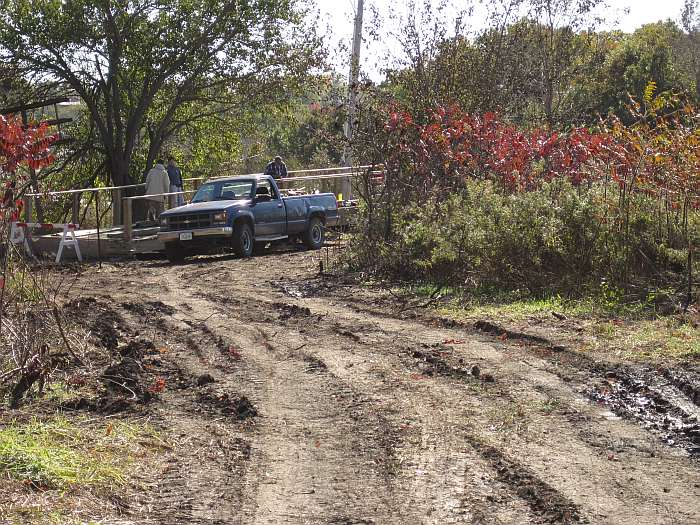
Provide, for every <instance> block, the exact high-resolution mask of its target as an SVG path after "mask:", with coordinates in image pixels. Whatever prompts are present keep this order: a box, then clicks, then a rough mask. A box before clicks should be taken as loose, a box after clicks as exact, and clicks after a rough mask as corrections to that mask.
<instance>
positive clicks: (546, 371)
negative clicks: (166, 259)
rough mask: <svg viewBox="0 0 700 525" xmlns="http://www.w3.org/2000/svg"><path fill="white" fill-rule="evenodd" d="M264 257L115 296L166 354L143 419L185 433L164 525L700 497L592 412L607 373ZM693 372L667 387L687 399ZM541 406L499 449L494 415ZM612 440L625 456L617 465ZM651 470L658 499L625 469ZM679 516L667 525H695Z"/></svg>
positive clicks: (161, 507) (649, 507)
mask: <svg viewBox="0 0 700 525" xmlns="http://www.w3.org/2000/svg"><path fill="white" fill-rule="evenodd" d="M302 256H304V254H298V255H297V254H295V255H294V257H302ZM261 259H262V261H261V260H260V259H253V260H251V261H237V260H230V259H221V260H218V259H215V258H212V259H207V264H192V265H188V267H187V268H181V267H175V268H173V267H168V266H163V265H161V264H159V263H151V264H145V265H141V266H138V267H136V268H135V269H133V270H132V271H133V272H134V273H133V275H132V276H131V277H130V278H131V279H138V280H139V282H141V287H142V289H143V291H144V293H145V294H148V295H150V297H148V298H146V297H144V298H143V299H141V298H134V296H133V295H131V296H127V295H126V292H124V295H123V297H122V295H121V294H120V293H119V292H117V293H116V295H115V296H114V297H111V299H112V300H113V301H114V302H113V303H111V304H116V305H117V307H116V308H115V310H116V312H115V318H116V317H121V318H122V321H121V322H122V323H123V324H124V328H125V329H126V331H127V332H129V334H130V335H129V336H128V337H132V336H133V337H136V336H137V334H149V337H150V338H151V339H152V342H153V344H154V346H155V347H156V348H157V349H162V348H165V349H167V351H166V352H164V353H162V354H161V355H159V356H154V357H157V360H158V362H157V363H156V362H150V363H149V366H153V368H152V369H151V370H150V371H149V372H150V373H151V374H152V375H157V376H160V377H162V378H164V379H165V380H166V382H167V383H168V388H166V390H165V391H164V392H163V393H161V394H160V395H159V396H158V398H157V399H156V400H155V401H152V402H150V403H148V404H146V405H144V406H142V407H140V409H141V410H145V411H148V413H149V414H150V415H151V416H152V417H154V418H157V420H158V421H159V422H160V424H161V425H162V427H163V429H164V430H167V431H168V432H170V433H172V434H173V435H175V436H178V438H177V440H176V444H175V447H174V450H173V451H172V453H171V454H170V456H169V457H170V461H171V462H172V465H171V468H170V470H164V471H163V473H164V474H163V475H164V479H167V480H170V481H172V486H173V487H175V488H174V489H173V490H172V491H171V490H169V489H167V490H166V488H165V487H164V486H162V485H161V484H160V483H159V481H158V480H153V481H152V483H153V484H152V487H153V488H152V490H150V491H149V492H148V493H147V496H146V500H148V499H149V498H151V499H150V502H151V503H150V504H149V505H150V508H152V509H153V513H152V520H153V522H154V523H168V520H170V522H172V523H188V522H193V523H198V522H208V523H213V522H221V523H230V522H236V523H266V522H275V523H278V522H280V523H281V522H288V523H299V522H308V523H333V522H337V523H345V522H347V523H365V522H366V523H404V522H416V523H420V522H423V523H513V524H516V523H518V524H519V523H523V522H530V523H576V522H590V523H615V524H626V523H630V524H633V523H644V517H649V516H652V515H654V516H656V515H658V512H659V509H660V508H661V507H662V506H663V505H667V504H671V503H670V501H671V498H672V496H671V495H670V494H673V500H674V501H679V502H687V501H693V498H694V495H693V494H692V491H693V490H695V489H693V488H692V486H693V485H692V481H691V480H692V479H693V478H692V476H693V474H691V472H692V470H689V466H688V465H685V464H684V463H683V461H684V460H683V459H682V458H681V457H679V456H677V455H674V454H671V453H670V452H668V451H666V450H664V449H663V448H661V447H663V446H664V445H662V444H661V443H662V442H661V441H660V440H659V439H658V437H657V436H658V434H655V435H651V434H650V435H648V436H647V435H645V433H644V432H645V431H643V430H642V429H641V428H636V429H635V428H634V427H631V426H630V423H628V422H625V421H624V420H605V419H602V420H601V419H599V417H600V416H597V415H596V414H599V413H600V410H599V409H597V408H596V406H595V405H594V404H591V403H590V402H589V401H587V393H586V391H585V390H584V389H585V388H592V387H593V386H595V381H596V380H598V379H601V378H602V379H612V378H611V377H606V375H605V374H606V372H609V371H610V370H611V368H610V366H609V364H605V363H599V362H593V361H590V360H589V361H586V360H585V359H578V358H577V356H576V354H575V353H574V352H573V351H570V350H568V349H561V348H555V346H556V345H552V344H549V343H545V342H544V341H539V340H534V339H529V340H524V341H518V344H513V343H514V341H513V340H514V339H515V335H516V334H514V333H513V334H511V336H510V337H511V339H512V340H509V338H508V336H507V337H505V338H503V337H501V336H502V334H496V333H483V330H482V331H480V330H477V328H476V327H474V326H471V325H469V326H466V325H463V324H460V323H450V322H447V321H445V320H440V319H439V318H433V317H431V316H430V315H426V313H423V312H401V311H397V310H400V309H393V310H392V309H391V308H387V307H385V306H383V305H382V304H381V303H379V302H375V301H374V300H373V299H372V297H371V292H366V291H363V290H361V289H353V288H352V285H351V284H349V283H348V282H346V281H341V282H340V284H339V288H338V287H335V288H334V285H333V280H332V279H331V278H328V277H324V278H318V277H315V276H313V275H312V274H309V273H306V274H304V273H303V272H302V271H301V270H294V271H291V272H290V271H289V266H288V261H289V260H290V259H291V257H289V258H285V260H281V261H280V260H277V259H275V258H274V257H265V258H261ZM285 264H286V265H287V266H285ZM309 268H313V264H310V265H309ZM304 271H307V270H304ZM313 271H314V270H313V269H312V270H311V272H313ZM250 272H255V274H261V275H265V276H266V279H262V280H261V279H253V280H251V279H249V278H248V277H246V275H248V274H250ZM307 272H308V271H307ZM282 274H287V275H282ZM120 279H121V276H119V277H118V278H117V276H115V280H114V281H113V282H114V283H115V284H116V283H118V282H119V280H120ZM100 281H101V285H102V286H105V287H106V288H109V287H110V281H109V279H107V278H105V276H104V275H102V276H100ZM115 288H116V287H115ZM363 294H365V295H363ZM366 295H369V297H367V298H366V297H365V296H366ZM370 309H371V310H372V312H368V310H370ZM108 339H109V337H106V340H108ZM117 346H119V347H122V346H125V343H124V342H120V343H118V345H117ZM662 375H663V374H662ZM148 377H149V379H150V378H151V376H148ZM685 379H686V377H685V376H684V377H683V378H681V379H676V380H675V382H674V385H675V387H674V388H677V389H678V390H679V392H682V394H683V395H684V396H686V397H688V396H689V395H691V394H692V391H690V394H688V392H683V390H684V389H683V387H682V384H683V382H684V381H685ZM669 381H670V379H669ZM685 390H688V389H687V388H686V389H685ZM545 395H546V396H549V397H553V398H557V397H560V398H561V402H560V405H559V406H560V408H558V409H556V410H554V411H553V412H548V413H547V414H548V415H547V417H546V418H545V419H542V418H541V417H540V416H538V418H537V419H533V416H532V415H528V413H527V411H526V413H524V415H523V416H518V415H515V417H516V418H518V417H523V418H525V422H526V423H527V425H528V426H529V428H527V431H526V433H523V434H522V435H521V434H519V433H517V432H516V433H513V434H509V435H508V440H507V441H503V442H501V441H500V438H499V435H500V434H499V433H500V432H502V431H501V430H499V428H500V426H499V425H494V417H496V419H495V423H498V418H499V417H500V416H498V414H500V413H503V414H505V415H507V414H509V413H510V412H509V411H510V410H511V408H510V407H512V406H526V407H527V406H539V405H535V404H539V403H543V402H544V401H541V400H542V399H543V396H545ZM545 401H546V399H545ZM523 404H524V405H523ZM494 415H495V416H494ZM535 415H536V414H535ZM504 417H505V416H504ZM508 417H509V418H510V417H511V416H508ZM507 421H511V420H510V419H508V420H507ZM516 423H517V421H516ZM509 424H510V423H509ZM494 428H495V429H496V430H494ZM506 428H507V427H506ZM608 432H611V438H610V439H619V438H620V437H621V436H625V437H624V440H625V442H629V443H630V444H631V446H630V447H627V446H624V447H622V448H620V447H619V446H616V447H615V449H614V456H613V454H611V452H609V450H610V449H609V447H608V445H606V444H605V443H606V441H605V440H606V439H608V438H606V437H605V436H606V435H607V433H608ZM530 434H532V435H530ZM212 436H215V438H212ZM601 447H602V448H601ZM668 450H669V451H670V450H673V449H668ZM647 451H653V455H649V454H648V453H647ZM645 454H646V456H645ZM650 457H651V458H654V461H656V462H658V464H651V463H649V462H648V459H647V458H650ZM568 458H571V459H568ZM577 458H582V459H584V463H583V464H580V459H579V460H578V461H577ZM610 458H613V459H614V461H613V460H612V459H610ZM589 465H590V466H589ZM638 465H642V467H641V468H643V469H651V470H650V472H653V473H654V476H653V479H654V480H655V481H654V482H653V483H656V484H655V485H654V486H648V487H647V486H646V485H644V484H645V483H647V482H646V481H645V480H646V477H645V476H642V477H641V478H638V480H636V481H630V479H631V478H630V476H629V474H628V473H627V472H625V471H624V469H622V468H621V467H626V466H627V467H633V468H637V466H638ZM564 466H569V467H571V470H569V471H568V472H566V471H564V470H562V469H563V467H564ZM591 469H592V470H591ZM659 469H661V470H659ZM204 470H206V471H207V472H206V473H205V472H203V471H204ZM673 471H675V472H682V473H683V476H686V479H687V480H688V482H689V483H690V485H687V484H686V485H683V484H682V483H680V482H681V481H682V479H677V478H676V479H674V478H673V477H672V476H669V475H666V474H664V472H673ZM230 472H235V473H236V474H235V476H230ZM640 472H643V471H640ZM694 475H695V478H697V474H694ZM168 476H169V477H168ZM661 484H664V486H666V488H669V492H668V493H667V492H664V491H661V490H660V489H659V487H660V486H661ZM183 487H184V488H183ZM223 487H226V490H223ZM684 487H685V488H684ZM657 489H658V492H657ZM180 490H182V491H185V492H186V496H184V497H183V498H182V502H183V505H184V507H183V508H180V509H179V510H177V512H176V513H175V514H172V515H169V514H168V512H170V511H171V510H172V509H170V510H169V508H170V506H171V505H173V504H174V503H173V501H172V500H173V494H174V493H177V492H178V491H180ZM620 491H622V492H621V495H620V497H619V499H618V497H617V496H616V494H617V493H618V492H620ZM159 492H162V493H163V494H164V495H163V496H162V497H161V496H159ZM645 494H646V497H643V495H645ZM216 498H218V500H217V499H216ZM215 501H216V502H215ZM666 501H668V502H669V503H666ZM200 502H204V504H201V503H200ZM212 502H213V503H212ZM207 505H211V508H206V507H207ZM679 505H681V507H682V503H679ZM686 507H687V509H685V510H684V509H683V508H680V509H679V510H677V511H676V510H674V511H673V513H672V514H668V511H666V513H667V514H668V516H670V517H669V518H668V519H666V518H664V519H662V520H657V522H658V523H693V522H694V516H697V513H695V514H694V512H695V510H694V509H693V505H686ZM616 509H624V513H625V514H624V515H617V514H616V512H618V510H616ZM655 513H656V514H655ZM227 516H228V518H227ZM234 516H235V518H234ZM671 518H673V519H671ZM227 519H228V521H226V520H227ZM188 520H189V521H188ZM207 520H209V521H207ZM216 520H218V521H216ZM232 520H233V521H232ZM655 523H656V522H655Z"/></svg>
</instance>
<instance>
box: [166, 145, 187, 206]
mask: <svg viewBox="0 0 700 525" xmlns="http://www.w3.org/2000/svg"><path fill="white" fill-rule="evenodd" d="M168 178H169V179H170V193H175V192H181V191H182V188H183V187H184V185H183V183H182V171H180V168H179V167H178V165H177V161H176V160H175V159H174V158H173V157H168ZM170 197H171V198H170V204H171V206H172V207H173V208H174V207H176V206H182V205H183V204H185V197H184V195H183V194H182V193H180V194H179V195H171V196H170Z"/></svg>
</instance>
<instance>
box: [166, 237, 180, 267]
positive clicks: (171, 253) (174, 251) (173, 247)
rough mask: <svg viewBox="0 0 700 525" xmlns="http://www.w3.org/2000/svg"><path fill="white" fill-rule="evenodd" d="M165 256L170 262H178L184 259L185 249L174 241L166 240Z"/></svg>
mask: <svg viewBox="0 0 700 525" xmlns="http://www.w3.org/2000/svg"><path fill="white" fill-rule="evenodd" d="M165 256H166V257H167V258H168V261H170V262H171V263H172V264H179V263H181V262H183V261H184V260H185V250H184V249H183V248H182V246H180V245H179V244H178V243H176V242H166V243H165Z"/></svg>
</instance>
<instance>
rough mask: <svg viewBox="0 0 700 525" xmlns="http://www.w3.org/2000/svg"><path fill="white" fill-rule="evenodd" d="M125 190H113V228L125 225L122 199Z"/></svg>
mask: <svg viewBox="0 0 700 525" xmlns="http://www.w3.org/2000/svg"><path fill="white" fill-rule="evenodd" d="M123 196H124V190H122V189H116V190H112V226H119V225H121V224H123V223H124V217H123V209H124V208H123V206H122V197H123Z"/></svg>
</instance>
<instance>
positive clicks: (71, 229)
mask: <svg viewBox="0 0 700 525" xmlns="http://www.w3.org/2000/svg"><path fill="white" fill-rule="evenodd" d="M54 227H62V228H63V233H62V234H61V242H60V243H59V244H58V253H56V262H57V263H59V262H61V255H62V254H63V248H65V247H66V246H72V247H73V249H74V250H75V256H76V257H77V258H78V260H79V261H80V262H83V256H82V254H81V253H80V245H79V244H78V238H77V237H76V236H75V230H76V228H77V227H78V226H77V225H76V224H73V223H69V224H55V225H54ZM69 235H70V238H69V237H68V236H69Z"/></svg>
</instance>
